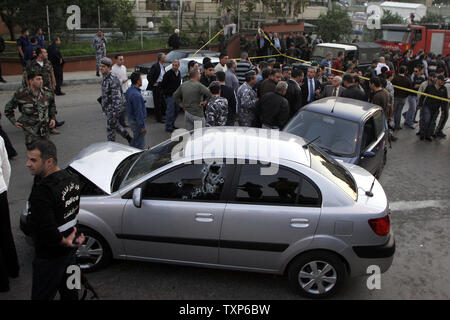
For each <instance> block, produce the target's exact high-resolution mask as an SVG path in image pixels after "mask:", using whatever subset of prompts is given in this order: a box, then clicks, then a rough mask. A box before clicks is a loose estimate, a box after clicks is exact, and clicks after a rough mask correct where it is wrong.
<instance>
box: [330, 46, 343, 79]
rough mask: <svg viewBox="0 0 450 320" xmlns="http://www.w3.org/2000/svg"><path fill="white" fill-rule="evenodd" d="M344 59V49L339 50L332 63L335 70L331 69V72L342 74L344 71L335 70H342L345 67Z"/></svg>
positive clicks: (337, 74) (336, 74)
mask: <svg viewBox="0 0 450 320" xmlns="http://www.w3.org/2000/svg"><path fill="white" fill-rule="evenodd" d="M343 61H344V52H343V51H339V52H338V56H337V58H336V60H334V62H333V64H332V68H333V70H331V73H332V74H333V75H335V76H339V75H341V74H342V72H338V71H335V70H340V71H342V69H343V65H342V63H343Z"/></svg>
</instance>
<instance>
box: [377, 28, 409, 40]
mask: <svg viewBox="0 0 450 320" xmlns="http://www.w3.org/2000/svg"><path fill="white" fill-rule="evenodd" d="M409 35H410V32H409V31H402V30H383V39H382V40H384V41H392V42H408V41H409Z"/></svg>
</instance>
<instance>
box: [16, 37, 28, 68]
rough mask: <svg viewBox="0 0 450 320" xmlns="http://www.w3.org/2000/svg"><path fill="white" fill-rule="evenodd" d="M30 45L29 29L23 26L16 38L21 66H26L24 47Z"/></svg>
mask: <svg viewBox="0 0 450 320" xmlns="http://www.w3.org/2000/svg"><path fill="white" fill-rule="evenodd" d="M29 45H30V31H29V29H28V28H23V29H22V32H21V36H20V37H19V39H17V50H18V51H19V59H20V63H21V64H22V67H24V68H25V67H26V60H25V48H26V47H28V46H29Z"/></svg>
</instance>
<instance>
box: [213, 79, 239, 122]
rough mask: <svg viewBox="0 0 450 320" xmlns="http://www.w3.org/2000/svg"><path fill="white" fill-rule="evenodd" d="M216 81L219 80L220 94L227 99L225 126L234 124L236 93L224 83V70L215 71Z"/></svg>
mask: <svg viewBox="0 0 450 320" xmlns="http://www.w3.org/2000/svg"><path fill="white" fill-rule="evenodd" d="M216 78H217V81H219V82H220V96H221V97H222V98H225V99H227V101H228V115H227V123H226V125H227V126H234V121H235V116H236V95H235V93H234V90H233V88H231V87H229V86H227V85H225V79H226V75H225V72H223V71H219V72H217V73H216Z"/></svg>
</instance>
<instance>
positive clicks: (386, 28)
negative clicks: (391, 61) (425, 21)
mask: <svg viewBox="0 0 450 320" xmlns="http://www.w3.org/2000/svg"><path fill="white" fill-rule="evenodd" d="M433 27H434V29H432V28H433ZM376 42H377V43H379V44H381V45H382V46H383V47H385V48H388V49H400V50H401V51H402V52H404V51H406V50H413V52H414V53H415V54H417V53H418V52H419V50H420V49H422V50H424V51H425V52H427V53H428V52H432V53H434V54H442V55H444V56H445V55H447V54H448V53H450V30H442V29H436V26H421V25H415V24H409V25H401V24H383V25H382V26H381V38H380V39H379V40H377V41H376Z"/></svg>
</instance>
